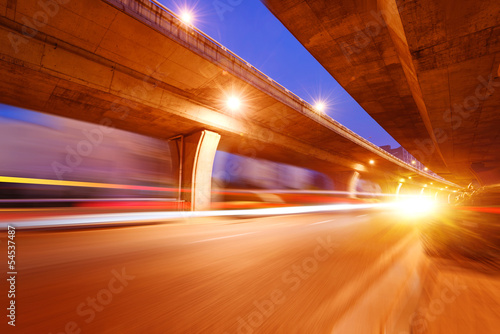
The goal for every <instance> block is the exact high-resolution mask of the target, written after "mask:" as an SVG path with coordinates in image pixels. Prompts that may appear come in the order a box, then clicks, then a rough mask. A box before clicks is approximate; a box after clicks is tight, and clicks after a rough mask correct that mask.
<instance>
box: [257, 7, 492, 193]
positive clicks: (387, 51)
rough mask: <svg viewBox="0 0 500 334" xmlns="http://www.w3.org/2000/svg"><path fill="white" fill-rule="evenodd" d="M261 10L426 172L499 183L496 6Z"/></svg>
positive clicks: (460, 180)
mask: <svg viewBox="0 0 500 334" xmlns="http://www.w3.org/2000/svg"><path fill="white" fill-rule="evenodd" d="M263 2H264V3H265V4H266V6H267V7H268V8H269V9H270V10H271V12H273V14H274V15H275V16H276V17H277V18H278V19H279V20H280V21H281V22H282V23H283V24H284V25H285V26H286V27H287V28H288V30H290V32H292V34H294V36H295V37H296V38H297V39H298V40H299V41H300V42H301V43H302V44H303V45H304V46H305V47H306V48H307V49H308V50H309V52H310V53H311V54H312V55H313V56H314V57H315V58H316V59H317V60H318V61H319V62H320V63H321V64H322V65H323V66H324V67H325V69H327V70H328V71H329V72H330V73H331V75H332V76H333V77H334V78H335V79H336V80H337V81H338V82H339V83H340V84H341V85H342V86H343V87H344V88H345V89H346V91H347V92H348V93H349V94H351V96H352V97H353V98H354V99H355V100H356V101H357V102H358V103H359V104H360V105H361V106H362V107H363V108H364V109H365V110H366V111H367V112H368V113H369V114H370V115H371V116H372V117H373V118H374V119H375V120H376V121H377V122H378V123H379V124H380V125H381V126H382V127H384V129H386V130H387V132H389V134H391V135H392V137H393V138H394V139H396V140H397V141H398V142H399V143H400V144H401V145H402V146H403V147H404V148H406V149H407V150H408V151H409V152H410V153H411V154H412V155H413V156H415V157H416V158H417V159H419V160H420V161H421V162H422V163H423V164H425V165H426V166H428V167H429V168H430V169H431V170H432V171H434V172H436V173H438V174H439V175H441V176H442V177H444V178H446V179H448V180H450V181H454V182H458V183H460V184H462V185H466V184H468V183H469V182H471V181H474V180H477V181H478V182H479V183H481V184H492V183H499V182H500V152H499V150H498V146H499V144H500V136H499V135H498V128H499V126H500V116H499V113H498V107H499V106H500V93H499V87H500V80H499V76H500V73H499V64H500V28H499V22H500V3H499V2H498V1H494V0H485V1H480V2H478V1H473V0H461V1H448V0H446V1H432V0H424V1H420V0H410V1H399V0H379V1H376V0H369V1H348V0H339V1H328V0H298V1H281V0H263Z"/></svg>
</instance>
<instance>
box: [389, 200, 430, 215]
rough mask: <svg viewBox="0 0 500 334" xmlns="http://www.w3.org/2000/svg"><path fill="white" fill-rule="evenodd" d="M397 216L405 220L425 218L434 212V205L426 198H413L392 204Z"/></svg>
mask: <svg viewBox="0 0 500 334" xmlns="http://www.w3.org/2000/svg"><path fill="white" fill-rule="evenodd" d="M394 206H395V209H396V211H397V212H398V214H400V215H401V216H403V217H405V218H419V217H423V216H427V215H429V214H431V213H433V212H434V211H435V210H436V203H435V201H433V200H432V199H430V198H428V197H413V198H407V199H402V200H399V201H396V202H394Z"/></svg>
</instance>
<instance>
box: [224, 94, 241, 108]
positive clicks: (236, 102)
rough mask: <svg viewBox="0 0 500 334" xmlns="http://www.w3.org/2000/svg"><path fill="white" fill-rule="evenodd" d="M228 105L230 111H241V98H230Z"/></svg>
mask: <svg viewBox="0 0 500 334" xmlns="http://www.w3.org/2000/svg"><path fill="white" fill-rule="evenodd" d="M226 105H227V107H228V108H229V109H231V110H233V111H234V110H238V109H240V106H241V101H240V99H239V98H237V97H236V96H230V97H229V98H228V99H227V101H226Z"/></svg>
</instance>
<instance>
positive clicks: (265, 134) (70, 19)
mask: <svg viewBox="0 0 500 334" xmlns="http://www.w3.org/2000/svg"><path fill="white" fill-rule="evenodd" d="M0 36H1V44H0V45H1V46H2V48H1V49H0V50H1V51H0V74H1V75H2V78H3V80H2V81H1V83H0V92H1V93H0V103H5V104H10V105H15V106H19V107H23V108H29V109H33V110H38V111H41V112H45V113H50V114H55V115H60V116H64V117H69V118H74V119H78V120H83V121H87V122H90V123H94V124H98V125H99V126H101V129H102V131H103V132H104V133H105V129H106V127H109V126H112V127H116V128H120V129H123V130H128V131H133V132H136V133H140V134H144V135H148V136H152V137H157V138H161V139H170V140H171V144H172V147H173V148H175V149H176V150H177V155H176V156H177V157H178V158H179V159H178V162H177V168H178V170H179V187H180V188H184V189H188V190H189V191H187V192H185V193H183V196H184V199H185V200H186V201H188V202H191V208H192V209H193V210H197V209H202V208H205V207H207V205H208V204H209V201H210V186H211V179H210V178H211V171H212V165H213V159H214V154H215V151H216V150H217V149H220V150H224V151H228V152H232V153H236V154H241V155H246V156H251V157H259V158H265V159H269V160H272V161H277V162H282V163H288V164H292V165H295V166H301V167H306V168H311V169H315V170H318V171H320V172H323V173H325V174H327V175H329V176H330V177H332V179H333V180H334V182H335V185H336V186H337V188H338V189H345V190H352V189H353V187H355V183H356V181H357V179H358V178H359V177H362V178H366V179H371V180H374V181H376V182H379V183H380V184H381V185H382V186H383V187H384V188H385V190H386V191H387V192H394V191H396V189H397V188H398V185H399V182H400V179H401V178H406V177H410V176H412V182H415V184H416V185H417V186H419V187H421V185H422V183H425V182H428V181H429V180H433V181H434V183H435V187H437V188H439V187H443V186H444V185H447V186H450V188H451V187H453V186H455V185H454V184H452V183H450V182H447V181H444V180H442V179H438V178H434V177H432V176H430V175H428V174H427V173H424V172H422V171H419V170H417V169H415V168H413V167H411V166H409V165H408V164H405V163H404V162H402V161H401V160H399V159H397V158H395V157H393V156H392V155H390V154H388V153H387V152H385V151H384V150H381V149H380V148H378V147H376V146H374V145H373V144H371V143H369V142H368V141H366V140H364V139H363V138H361V137H359V136H358V135H356V134H354V133H353V132H351V131H350V130H348V129H347V128H345V127H343V126H342V125H341V124H339V123H337V122H336V121H334V120H333V119H331V118H329V117H328V116H326V115H324V114H321V113H318V112H316V111H314V110H313V108H312V107H311V106H310V105H309V104H307V103H306V102H304V101H303V100H301V99H300V98H299V97H297V96H295V95H293V94H292V93H290V92H289V91H288V90H286V89H285V88H284V87H282V86H280V85H279V84H277V83H276V82H274V81H273V80H272V79H271V78H269V77H267V76H266V75H264V74H263V73H261V72H259V71H258V70H256V69H255V68H254V67H252V66H251V65H250V64H248V63H247V62H245V61H244V60H242V59H241V58H239V57H238V56H236V55H235V54H233V53H232V52H230V51H229V50H227V49H226V48H225V47H224V46H222V45H220V44H218V43H217V42H215V41H214V40H212V39H211V38H209V37H208V36H206V35H204V34H203V33H202V32H200V31H198V30H197V29H196V28H194V27H192V26H189V25H186V24H185V23H183V22H182V21H180V20H179V19H178V18H177V17H176V16H175V15H174V14H173V13H171V12H170V11H169V10H167V9H166V8H163V7H162V6H161V5H160V4H158V3H156V2H151V1H145V0H103V1H100V0H82V1H67V0H58V1H57V2H55V1H47V2H44V1H36V0H14V1H10V0H9V1H7V0H1V1H0ZM232 95H237V96H239V97H240V98H241V100H242V103H243V106H242V108H241V110H240V111H238V112H234V111H231V110H229V109H228V108H227V107H226V100H227V98H228V97H229V96H232ZM96 126H97V125H96ZM371 160H372V162H373V164H370V163H369V162H370V161H371Z"/></svg>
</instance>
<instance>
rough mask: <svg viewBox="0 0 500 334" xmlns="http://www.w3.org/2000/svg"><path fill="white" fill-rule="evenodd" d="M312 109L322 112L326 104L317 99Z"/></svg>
mask: <svg viewBox="0 0 500 334" xmlns="http://www.w3.org/2000/svg"><path fill="white" fill-rule="evenodd" d="M314 109H315V110H316V111H319V112H324V111H325V109H326V104H325V102H323V101H318V102H316V103H315V104H314Z"/></svg>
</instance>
